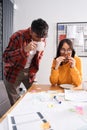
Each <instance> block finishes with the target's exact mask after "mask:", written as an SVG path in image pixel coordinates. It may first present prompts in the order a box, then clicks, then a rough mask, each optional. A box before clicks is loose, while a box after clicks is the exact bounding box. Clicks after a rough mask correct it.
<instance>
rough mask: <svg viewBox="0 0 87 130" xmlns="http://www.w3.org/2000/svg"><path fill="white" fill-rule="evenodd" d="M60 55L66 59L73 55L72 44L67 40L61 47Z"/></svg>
mask: <svg viewBox="0 0 87 130" xmlns="http://www.w3.org/2000/svg"><path fill="white" fill-rule="evenodd" d="M60 55H61V56H64V57H65V58H66V59H68V57H69V56H72V49H71V48H70V46H69V45H68V44H67V43H66V42H65V43H64V44H63V46H62V48H61V49H60Z"/></svg>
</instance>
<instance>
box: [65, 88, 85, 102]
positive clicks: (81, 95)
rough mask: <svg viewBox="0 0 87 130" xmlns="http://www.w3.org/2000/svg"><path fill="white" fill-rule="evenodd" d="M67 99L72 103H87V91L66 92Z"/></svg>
mask: <svg viewBox="0 0 87 130" xmlns="http://www.w3.org/2000/svg"><path fill="white" fill-rule="evenodd" d="M65 99H66V100H70V101H81V102H87V91H84V90H77V91H76V90H65Z"/></svg>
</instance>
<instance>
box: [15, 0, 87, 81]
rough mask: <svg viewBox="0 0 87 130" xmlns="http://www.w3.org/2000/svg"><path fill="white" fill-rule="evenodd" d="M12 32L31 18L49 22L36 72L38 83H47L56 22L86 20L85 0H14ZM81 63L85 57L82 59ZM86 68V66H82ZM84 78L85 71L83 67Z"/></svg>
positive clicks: (27, 24) (27, 23) (25, 24)
mask: <svg viewBox="0 0 87 130" xmlns="http://www.w3.org/2000/svg"><path fill="white" fill-rule="evenodd" d="M15 4H16V5H17V9H16V10H15V11H14V32H15V31H17V30H19V29H23V28H27V27H29V26H30V24H31V22H32V20H34V19H37V18H43V19H45V20H46V21H47V22H48V24H49V35H48V38H47V46H46V49H45V52H44V56H43V59H42V61H41V64H40V69H39V72H38V73H37V80H38V83H43V84H49V83H50V82H49V75H50V69H51V64H52V60H53V57H54V56H55V54H56V23H57V22H87V15H86V12H87V1H86V0H80V1H79V0H15ZM82 61H83V65H85V62H86V61H87V59H86V58H85V59H82ZM84 68H86V66H85V67H84ZM83 71H84V72H85V73H84V76H83V77H84V78H85V77H87V76H86V74H87V73H86V71H87V70H85V69H83Z"/></svg>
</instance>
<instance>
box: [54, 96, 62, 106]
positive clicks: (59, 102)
mask: <svg viewBox="0 0 87 130" xmlns="http://www.w3.org/2000/svg"><path fill="white" fill-rule="evenodd" d="M53 98H54V99H55V101H57V103H58V104H61V101H59V100H58V99H57V98H56V96H54V97H53Z"/></svg>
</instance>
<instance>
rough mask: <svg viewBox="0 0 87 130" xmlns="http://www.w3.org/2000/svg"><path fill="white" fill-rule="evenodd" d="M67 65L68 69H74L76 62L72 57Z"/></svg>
mask: <svg viewBox="0 0 87 130" xmlns="http://www.w3.org/2000/svg"><path fill="white" fill-rule="evenodd" d="M68 59H69V64H70V67H71V68H74V67H75V64H76V61H75V59H74V58H73V57H69V58H68Z"/></svg>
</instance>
